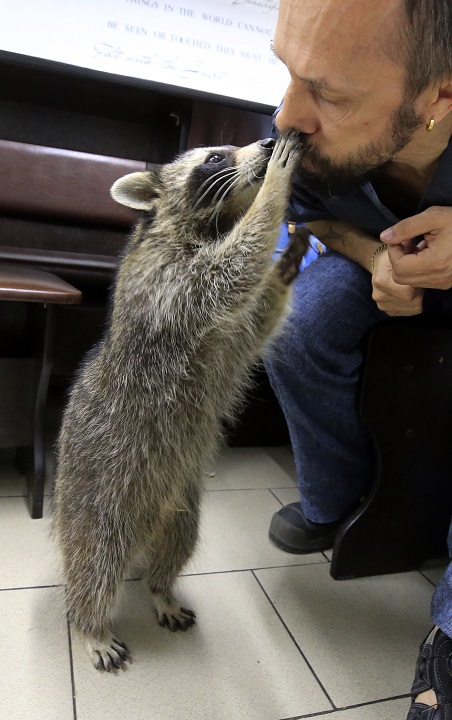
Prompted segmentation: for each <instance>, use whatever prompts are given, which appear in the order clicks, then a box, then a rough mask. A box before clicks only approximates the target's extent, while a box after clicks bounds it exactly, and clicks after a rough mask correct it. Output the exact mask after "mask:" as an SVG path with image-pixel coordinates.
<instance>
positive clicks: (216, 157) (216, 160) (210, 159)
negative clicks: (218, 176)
mask: <svg viewBox="0 0 452 720" xmlns="http://www.w3.org/2000/svg"><path fill="white" fill-rule="evenodd" d="M222 160H224V155H220V153H212V155H209V157H208V158H207V160H206V162H208V163H219V162H221V161H222Z"/></svg>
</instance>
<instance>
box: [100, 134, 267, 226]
mask: <svg viewBox="0 0 452 720" xmlns="http://www.w3.org/2000/svg"><path fill="white" fill-rule="evenodd" d="M274 145H275V142H274V140H272V139H271V138H268V139H266V140H260V141H258V142H256V143H253V144H251V145H247V146H246V147H243V148H237V147H233V146H230V145H226V146H222V147H214V148H212V147H210V148H196V149H194V150H189V151H188V152H186V153H184V154H183V155H181V156H179V157H178V158H176V160H175V161H174V162H172V163H169V164H168V165H162V166H160V167H156V168H153V169H152V170H150V171H147V172H142V173H131V174H129V175H126V176H125V177H123V178H120V179H119V180H117V181H116V182H115V183H114V185H113V187H112V189H111V194H112V197H113V198H114V200H116V201H117V202H119V203H122V204H123V205H127V206H128V207H131V208H135V209H138V210H146V211H152V212H154V213H156V215H157V221H158V216H159V215H161V216H164V217H165V218H166V219H168V218H169V217H172V218H174V219H175V220H177V222H178V224H179V227H180V226H181V225H189V226H190V228H191V229H192V230H194V231H195V232H198V233H199V234H201V235H205V236H212V235H218V234H222V233H224V232H227V231H228V230H229V229H230V228H231V227H232V226H233V225H234V224H235V222H237V219H238V218H239V217H240V216H241V215H243V214H244V213H245V212H246V211H247V210H248V208H249V207H250V205H251V203H252V202H253V200H254V198H255V197H256V195H257V193H258V190H259V188H260V186H261V184H262V182H263V180H264V177H265V172H266V169H267V165H268V161H269V159H270V157H271V154H272V151H273V148H274Z"/></svg>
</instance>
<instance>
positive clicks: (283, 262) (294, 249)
mask: <svg viewBox="0 0 452 720" xmlns="http://www.w3.org/2000/svg"><path fill="white" fill-rule="evenodd" d="M309 235H310V233H309V230H308V228H306V227H297V228H295V230H294V231H293V232H291V233H290V234H289V244H288V245H287V247H286V249H285V250H284V252H283V254H282V255H281V257H280V258H279V260H278V272H279V275H280V278H281V280H282V282H283V284H284V285H290V283H291V282H293V281H294V280H295V278H296V277H297V275H298V273H299V272H300V263H301V261H302V260H303V257H304V256H305V254H306V252H307V250H308V248H309Z"/></svg>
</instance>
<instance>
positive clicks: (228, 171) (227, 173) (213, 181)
mask: <svg viewBox="0 0 452 720" xmlns="http://www.w3.org/2000/svg"><path fill="white" fill-rule="evenodd" d="M235 175H237V169H236V168H225V169H224V170H220V171H219V172H217V173H215V175H212V177H210V178H208V179H207V180H205V181H204V182H203V184H202V185H201V187H200V188H198V190H197V192H196V194H195V199H196V195H198V193H200V192H201V190H202V189H203V188H204V187H205V186H206V185H207V189H206V190H205V192H204V193H203V194H202V195H201V197H199V198H198V199H197V200H196V201H195V202H194V204H193V210H196V209H197V207H198V206H199V203H200V202H202V201H203V200H204V198H205V197H206V195H207V194H208V193H209V191H210V190H211V189H212V188H213V187H214V186H215V185H217V184H218V183H219V182H221V181H222V180H224V179H227V178H229V177H232V176H235Z"/></svg>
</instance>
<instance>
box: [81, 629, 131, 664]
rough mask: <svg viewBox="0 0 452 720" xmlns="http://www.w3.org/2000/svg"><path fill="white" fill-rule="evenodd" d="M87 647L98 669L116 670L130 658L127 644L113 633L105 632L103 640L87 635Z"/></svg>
mask: <svg viewBox="0 0 452 720" xmlns="http://www.w3.org/2000/svg"><path fill="white" fill-rule="evenodd" d="M85 647H86V651H87V653H88V655H89V657H90V659H91V662H92V663H93V665H94V667H95V668H96V670H100V671H105V672H114V671H115V670H120V669H121V668H123V667H124V664H125V663H126V662H127V660H130V652H129V650H128V648H127V646H126V645H124V643H123V642H121V641H120V640H116V638H114V637H113V635H112V634H111V633H107V634H105V635H104V636H103V638H102V639H101V640H99V639H97V638H86V637H85Z"/></svg>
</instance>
